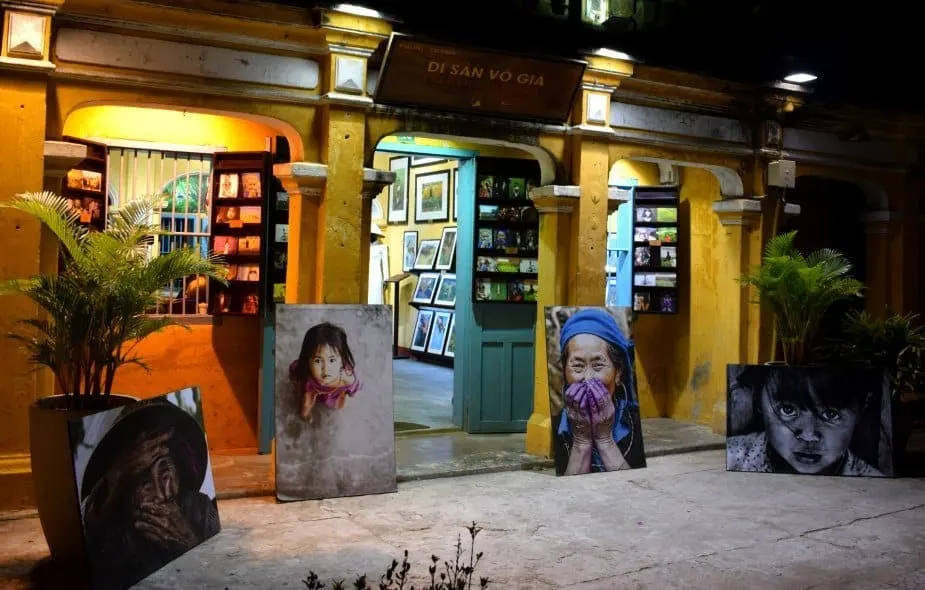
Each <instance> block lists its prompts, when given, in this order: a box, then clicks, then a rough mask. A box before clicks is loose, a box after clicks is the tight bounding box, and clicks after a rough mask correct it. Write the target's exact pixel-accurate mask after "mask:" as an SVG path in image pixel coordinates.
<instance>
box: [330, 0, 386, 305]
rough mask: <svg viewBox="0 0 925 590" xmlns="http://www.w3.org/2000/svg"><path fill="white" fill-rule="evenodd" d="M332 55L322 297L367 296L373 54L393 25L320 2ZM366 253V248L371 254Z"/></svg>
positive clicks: (355, 300)
mask: <svg viewBox="0 0 925 590" xmlns="http://www.w3.org/2000/svg"><path fill="white" fill-rule="evenodd" d="M318 12H319V22H321V23H322V25H321V28H322V30H323V31H324V34H325V38H326V42H327V47H328V58H327V62H326V64H325V74H326V75H325V77H324V82H323V86H322V92H323V94H322V97H321V99H322V101H321V102H322V137H321V160H322V162H323V163H324V164H325V165H327V167H328V177H327V182H326V183H325V186H324V191H323V193H324V194H323V198H322V200H321V206H320V208H319V226H318V236H317V242H318V247H317V248H318V258H317V271H318V273H319V276H320V278H321V281H320V284H319V286H318V288H319V293H318V297H319V302H320V303H365V302H366V300H367V296H368V290H367V283H368V282H369V264H368V261H369V226H370V212H369V204H368V203H367V199H365V198H363V197H362V195H363V182H364V176H363V175H364V168H363V161H364V156H365V151H364V150H365V145H366V111H367V110H368V109H369V108H370V107H372V105H373V100H372V98H370V97H369V96H368V94H367V62H368V59H369V57H370V56H372V54H373V52H374V51H375V50H376V49H377V48H378V47H379V45H380V43H381V42H382V40H383V39H385V38H387V37H388V35H389V33H390V32H391V25H390V24H389V23H388V22H386V21H384V20H382V19H378V18H373V17H367V16H360V15H355V14H350V13H346V12H340V11H338V9H337V8H336V7H335V8H334V9H331V10H328V9H320V10H318ZM364 253H365V254H364Z"/></svg>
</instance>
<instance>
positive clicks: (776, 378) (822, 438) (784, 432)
mask: <svg viewBox="0 0 925 590" xmlns="http://www.w3.org/2000/svg"><path fill="white" fill-rule="evenodd" d="M728 382H729V389H730V391H729V393H728V404H729V406H728V410H727V420H728V425H727V432H728V438H727V439H726V468H727V470H729V471H750V472H760V473H801V474H809V475H850V476H871V477H882V476H885V475H886V476H889V475H892V474H893V467H892V458H891V457H892V455H891V451H890V446H891V443H890V441H891V440H892V435H891V424H890V412H889V404H888V403H887V400H888V398H887V397H886V395H887V394H886V393H885V383H884V379H883V377H882V376H880V375H877V374H875V373H874V372H872V371H866V370H863V369H859V370H856V371H852V370H846V369H840V370H838V371H831V370H827V369H823V368H816V367H790V366H786V365H744V366H739V365H730V366H729V368H728ZM884 407H886V408H887V411H886V412H884V411H882V410H883V408H884Z"/></svg>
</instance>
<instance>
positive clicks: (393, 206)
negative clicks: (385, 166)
mask: <svg viewBox="0 0 925 590" xmlns="http://www.w3.org/2000/svg"><path fill="white" fill-rule="evenodd" d="M389 170H390V171H391V172H394V173H395V182H393V183H392V184H391V186H389V211H388V214H387V217H386V219H387V220H388V222H389V224H392V225H395V224H402V223H408V158H407V156H400V157H398V158H391V159H389Z"/></svg>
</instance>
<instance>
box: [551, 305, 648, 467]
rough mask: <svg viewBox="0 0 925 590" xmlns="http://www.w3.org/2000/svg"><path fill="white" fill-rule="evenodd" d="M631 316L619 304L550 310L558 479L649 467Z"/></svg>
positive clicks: (552, 391) (553, 416)
mask: <svg viewBox="0 0 925 590" xmlns="http://www.w3.org/2000/svg"><path fill="white" fill-rule="evenodd" d="M631 313H632V312H631V311H630V310H629V309H627V308H617V307H563V306H553V307H547V308H546V351H547V366H548V376H549V402H550V415H551V417H552V437H553V450H554V454H555V464H556V474H557V475H578V474H583V473H591V472H600V471H617V470H622V469H635V468H639V467H645V466H646V458H645V449H644V447H643V441H642V424H641V421H640V414H639V399H638V396H637V393H636V380H635V374H634V373H635V368H634V357H635V355H634V348H633V340H632V336H631V332H630V323H629V318H630V314H631Z"/></svg>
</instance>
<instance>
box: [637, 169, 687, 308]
mask: <svg viewBox="0 0 925 590" xmlns="http://www.w3.org/2000/svg"><path fill="white" fill-rule="evenodd" d="M634 193H635V194H634V197H633V310H634V311H635V312H637V313H659V314H675V313H678V255H679V251H678V246H679V242H678V229H679V224H678V204H679V202H680V198H679V194H678V190H677V188H673V187H642V186H640V187H636V188H635V190H634Z"/></svg>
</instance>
